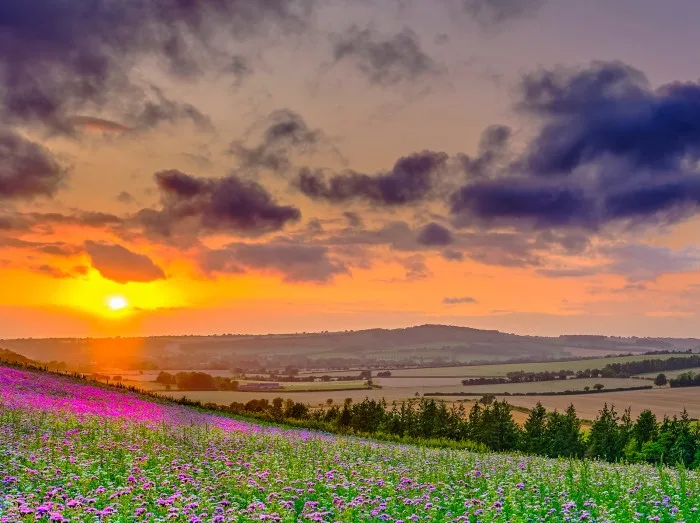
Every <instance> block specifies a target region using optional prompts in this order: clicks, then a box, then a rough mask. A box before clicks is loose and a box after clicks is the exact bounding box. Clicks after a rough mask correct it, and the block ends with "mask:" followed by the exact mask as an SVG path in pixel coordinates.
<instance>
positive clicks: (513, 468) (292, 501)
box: [0, 366, 700, 523]
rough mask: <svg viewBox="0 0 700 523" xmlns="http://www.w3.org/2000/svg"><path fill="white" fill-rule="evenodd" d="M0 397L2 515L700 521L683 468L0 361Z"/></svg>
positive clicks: (693, 484)
mask: <svg viewBox="0 0 700 523" xmlns="http://www.w3.org/2000/svg"><path fill="white" fill-rule="evenodd" d="M0 395H1V396H2V398H3V402H2V403H0V448H4V449H6V451H5V452H2V453H0V471H2V479H0V481H1V482H2V489H0V517H1V518H2V521H4V522H8V523H13V522H29V521H37V520H40V521H60V522H71V521H93V520H98V519H99V520H100V521H105V522H110V521H113V522H117V521H140V522H142V521H165V520H175V521H183V522H184V521H187V522H192V523H200V522H204V521H207V522H209V521H211V522H219V523H222V522H242V521H278V522H296V521H307V520H308V521H318V522H342V523H366V522H374V521H393V522H395V523H398V522H399V521H403V522H408V521H435V522H448V521H450V522H471V521H497V522H498V521H500V522H505V521H511V522H525V521H534V520H537V521H551V522H555V521H601V522H602V521H614V522H616V523H631V522H638V521H649V520H653V521H685V522H688V523H690V522H696V521H698V520H699V517H698V499H700V478H698V476H697V475H696V474H695V473H694V472H692V471H682V472H679V471H677V470H661V469H659V468H657V467H651V466H642V465H629V466H620V465H608V464H604V463H601V462H586V463H584V462H579V461H576V460H574V461H566V460H551V459H545V458H534V457H523V456H509V455H507V454H487V453H472V452H466V451H463V450H435V449H429V448H425V447H418V446H406V445H394V444H384V443H377V442H371V441H367V440H362V439H355V438H349V437H335V436H331V435H328V434H322V433H314V432H309V431H306V430H288V429H282V428H278V427H272V426H263V425H260V424H256V423H253V422H246V421H238V420H234V419H232V418H229V417H224V416H219V415H216V414H213V413H208V412H205V411H201V410H195V409H192V408H187V407H182V406H178V405H174V404H170V403H163V402H157V401H152V400H148V399H145V398H143V397H140V396H138V395H135V394H132V393H125V392H120V391H117V390H114V389H109V388H104V387H95V386H92V385H88V384H85V383H82V382H79V381H75V380H72V379H67V378H61V377H56V376H53V375H49V374H44V373H37V372H27V371H22V370H17V369H10V368H6V367H1V366H0ZM47 448H50V449H51V452H46V449H47ZM639 478H644V481H640V480H639Z"/></svg>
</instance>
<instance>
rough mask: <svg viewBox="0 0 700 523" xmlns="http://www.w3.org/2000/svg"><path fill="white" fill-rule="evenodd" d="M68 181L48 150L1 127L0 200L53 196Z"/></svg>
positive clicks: (63, 170)
mask: <svg viewBox="0 0 700 523" xmlns="http://www.w3.org/2000/svg"><path fill="white" fill-rule="evenodd" d="M0 41H1V40H0ZM65 178H66V170H65V169H64V168H63V167H61V165H60V164H59V163H58V161H57V160H56V158H55V157H54V156H53V154H51V152H50V151H49V150H48V149H46V148H45V147H43V146H41V145H39V144H37V143H34V142H31V141H29V140H27V139H25V138H23V137H22V136H20V135H19V134H16V133H15V132H13V131H10V130H8V129H3V128H2V127H0V201H1V200H17V199H31V198H36V197H40V196H44V197H51V196H53V195H54V194H56V192H57V191H58V189H59V188H60V187H61V186H62V184H63V183H64V181H65Z"/></svg>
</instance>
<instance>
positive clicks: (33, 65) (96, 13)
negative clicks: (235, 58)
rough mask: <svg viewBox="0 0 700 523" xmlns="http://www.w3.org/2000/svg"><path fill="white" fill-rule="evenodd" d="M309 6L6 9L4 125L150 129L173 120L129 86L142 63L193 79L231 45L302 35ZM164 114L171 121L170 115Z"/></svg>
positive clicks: (236, 2) (20, 0)
mask: <svg viewBox="0 0 700 523" xmlns="http://www.w3.org/2000/svg"><path fill="white" fill-rule="evenodd" d="M312 5H313V1H312V0H265V1H260V0H199V1H196V2H195V1H172V0H131V1H125V2H117V1H112V0H85V1H67V2H64V1H60V2H51V1H45V0H5V1H3V2H0V27H2V31H1V32H0V117H2V119H3V120H4V121H5V122H6V123H8V124H27V123H33V122H39V123H42V124H44V125H48V126H50V127H51V128H53V129H54V130H63V131H68V130H69V129H70V125H69V123H68V118H69V117H70V116H71V115H74V114H75V113H76V112H77V113H79V114H86V113H87V112H94V111H100V110H101V109H104V108H111V109H125V108H126V109H129V111H127V112H130V113H131V114H139V113H141V117H140V118H139V119H140V120H142V121H144V122H146V121H150V122H151V123H154V122H155V121H162V120H163V118H166V119H168V118H169V116H164V114H163V113H162V111H161V110H160V109H158V110H155V111H154V108H153V107H149V106H148V105H147V104H146V106H145V107H144V101H145V100H144V93H143V90H142V89H141V88H140V87H139V86H137V85H136V83H135V82H134V81H132V71H133V69H135V68H136V67H138V66H139V65H140V64H141V63H142V62H143V60H145V59H149V58H156V59H157V63H159V64H161V65H162V66H163V69H164V71H165V72H166V73H167V74H170V75H174V76H177V77H194V75H196V74H197V73H199V72H200V71H201V70H202V68H203V66H205V65H207V64H206V63H205V62H204V61H205V60H216V59H218V58H220V57H221V55H222V54H225V51H226V50H227V47H228V45H227V44H226V43H230V42H231V41H234V40H240V39H242V38H246V37H249V36H251V35H252V34H255V33H259V32H260V30H264V29H272V28H274V29H275V30H276V31H277V32H278V33H279V32H280V31H282V30H285V31H287V30H292V29H300V28H301V27H303V26H305V23H306V21H307V20H308V19H310V16H309V15H310V10H311V6H312ZM222 42H226V43H222ZM220 44H221V45H220ZM221 69H222V70H225V68H224V67H222V68H221ZM133 105H135V106H136V108H134V107H133ZM129 106H132V107H129ZM138 107H141V108H142V110H141V111H139V110H138ZM182 109H183V110H185V112H187V108H186V106H183V107H182ZM166 112H168V113H171V114H172V108H170V110H169V111H166ZM185 116H189V117H192V116H194V115H193V114H189V115H185Z"/></svg>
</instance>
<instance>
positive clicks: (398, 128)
mask: <svg viewBox="0 0 700 523" xmlns="http://www.w3.org/2000/svg"><path fill="white" fill-rule="evenodd" d="M96 2H97V4H96V5H102V4H105V5H106V4H107V3H108V2H104V0H96ZM166 3H167V2H166ZM283 3H284V4H285V6H287V7H285V8H279V9H277V8H272V7H269V6H268V3H266V2H249V1H247V0H243V1H242V2H238V1H236V2H234V1H229V0H225V1H223V2H209V1H203V2H195V4H194V5H195V7H193V8H192V9H191V10H189V9H187V10H181V11H177V12H176V13H173V14H172V16H170V15H169V14H167V15H164V14H163V13H162V12H160V11H159V10H158V9H159V8H158V7H157V6H159V5H160V4H159V3H157V2H156V3H150V2H141V1H140V0H139V1H138V2H137V4H138V5H139V6H142V8H141V7H139V8H134V9H133V10H131V9H130V8H129V6H130V5H131V4H130V3H129V2H126V3H119V2H117V3H115V4H114V6H112V4H109V8H107V7H105V9H101V8H96V9H95V16H96V17H97V18H96V19H95V20H92V21H87V22H85V21H84V20H83V19H84V17H85V13H84V12H83V11H81V8H80V5H81V3H80V2H78V1H70V2H67V3H66V6H65V8H63V7H62V8H61V9H58V8H57V7H54V4H53V3H51V2H46V3H43V2H42V3H41V5H42V6H43V7H42V8H45V9H47V10H49V11H50V12H48V11H47V13H46V14H45V17H44V18H41V20H50V19H54V18H56V19H57V22H56V24H55V29H53V30H52V32H51V35H50V37H46V38H44V37H43V36H40V35H43V34H44V33H45V31H44V27H43V25H41V24H39V25H37V27H34V26H33V25H32V23H30V22H32V21H34V20H38V19H37V18H36V17H34V14H33V12H31V10H29V7H19V6H25V4H26V6H30V5H34V4H33V3H31V2H30V3H22V2H19V3H17V5H18V7H16V9H19V10H20V11H21V12H20V11H18V12H17V13H15V12H14V11H10V13H11V14H10V15H8V16H10V19H11V20H15V19H16V20H27V21H28V22H27V23H26V24H24V23H22V24H17V25H16V26H15V25H13V24H12V23H9V25H8V27H7V28H6V29H5V36H4V38H5V40H6V42H5V44H6V45H5V46H4V47H6V48H7V49H13V50H22V52H21V53H20V52H14V51H13V52H8V53H2V51H0V84H1V85H3V86H4V87H3V89H0V115H2V117H3V121H4V122H6V123H5V124H4V126H2V127H0V281H2V287H3V292H2V293H1V296H0V314H2V317H3V319H7V321H3V322H0V338H2V337H24V336H51V335H58V334H61V335H72V336H82V335H93V334H95V333H103V332H109V333H110V334H115V335H116V334H122V335H149V334H168V333H175V332H178V333H184V332H193V333H194V332H196V333H200V334H208V333H218V332H238V333H262V332H289V331H291V332H296V331H319V330H328V329H337V330H346V329H361V328H375V327H386V328H390V327H406V326H410V325H416V324H426V323H449V324H454V325H461V326H470V327H475V328H487V329H500V330H504V331H509V332H519V333H523V334H536V335H540V334H541V335H558V334H560V333H562V332H576V333H595V334H613V335H632V334H634V335H655V336H700V327H699V326H700V321H698V320H700V318H698V311H699V310H700V308H699V307H698V304H699V303H700V249H699V248H698V247H697V244H698V234H697V230H698V225H700V197H698V196H697V190H696V187H697V180H698V179H700V169H698V167H697V166H698V165H700V163H699V162H698V160H700V146H698V144H697V143H696V142H695V136H696V134H695V129H694V126H695V124H693V129H691V130H687V129H686V128H685V127H684V126H685V125H686V123H685V120H683V119H682V118H680V119H679V120H676V119H673V118H671V117H670V116H668V117H667V115H669V114H672V115H673V116H674V117H675V115H683V114H688V115H694V114H695V111H696V110H698V112H699V113H700V109H698V106H700V104H698V102H697V101H698V100H700V96H695V93H696V91H697V92H700V84H699V83H697V80H696V79H697V76H698V75H697V73H696V72H695V71H694V70H693V69H692V68H691V69H688V66H687V64H689V63H693V60H694V56H693V51H692V50H693V49H694V48H695V47H696V46H695V44H693V43H692V40H695V39H697V40H698V42H697V43H698V44H700V36H696V31H695V28H694V27H693V26H692V21H693V20H696V19H697V16H700V4H698V5H691V3H687V5H686V6H685V7H684V9H685V10H686V13H685V14H684V16H675V15H674V10H669V9H666V8H664V7H663V3H662V2H649V1H642V2H640V3H639V4H636V3H635V6H634V7H631V6H630V8H629V11H630V13H629V15H625V16H621V15H620V11H621V10H618V9H617V8H616V7H615V6H614V5H612V4H610V3H605V2H592V3H589V2H574V1H573V0H563V1H562V2H544V1H540V0H530V1H525V0H524V1H523V2H493V3H492V2H487V1H481V0H479V1H476V0H470V1H469V2H467V1H462V0H460V1H459V2H457V1H455V2H452V1H451V0H444V1H443V0H440V2H438V4H435V3H434V2H432V1H427V0H426V1H423V0H415V1H413V2H406V3H405V4H406V5H405V6H404V8H401V9H398V8H397V6H396V5H394V4H396V3H395V2H389V3H387V4H384V3H381V2H375V3H359V4H358V5H357V6H355V5H354V4H352V7H351V3H343V2H339V3H336V2H302V1H297V0H289V2H283ZM360 4H361V5H360ZM389 4H391V5H389ZM409 4H410V5H409ZM448 4H449V5H448ZM467 4H470V5H472V6H473V7H472V8H466V7H465V8H464V9H462V8H460V6H466V5H467ZM12 5H13V7H12V9H15V7H14V5H15V2H13V3H12ZM61 5H62V6H63V5H64V4H63V3H61ZM274 5H277V4H276V3H275V4H274ZM122 6H123V7H122ZM217 6H218V7H217ZM450 6H451V7H450ZM474 6H475V7H474ZM24 9H27V10H28V11H27V12H26V13H25V11H24ZM112 9H114V10H116V11H115V12H114V13H112ZM163 9H165V8H163ZM54 10H55V12H54ZM105 13H111V14H110V16H107V15H106V14H105ZM135 13H139V14H138V16H136V15H135ZM222 13H226V14H225V15H223V14H222ZM426 13H430V15H429V16H426ZM572 13H575V15H572ZM696 15H697V16H696ZM100 17H104V19H103V18H100ZM226 20H235V21H236V22H235V23H230V24H227V23H226V22H225V21H226ZM611 20H615V23H612V22H611ZM37 24H38V22H37ZM76 27H80V28H81V31H79V32H78V34H76V31H75V28H76ZM592 27H593V28H596V34H595V38H594V37H592V36H591V34H592V33H591V32H590V31H589V30H587V29H586V28H592ZM242 28H245V30H244V31H242V30H241V29H242ZM681 33H682V34H684V35H687V38H689V39H690V41H689V42H688V43H687V45H683V46H673V45H671V43H670V42H672V40H673V37H674V36H675V35H677V34H681ZM622 34H626V35H627V36H626V37H625V38H622V37H621V36H620V35H622ZM142 35H148V37H147V38H146V37H144V38H142V37H141V36H142ZM173 42H175V43H178V42H179V43H181V44H182V45H181V46H180V45H175V44H174V43H173ZM184 42H186V43H187V45H184ZM190 44H191V45H190ZM180 47H182V49H180ZM465 50H469V51H468V52H467V51H465ZM465 53H466V54H465ZM91 64H99V67H97V66H95V67H96V68H95V69H94V70H93V69H91ZM10 78H11V79H12V81H9V80H8V79H10ZM3 79H4V80H5V81H2V80H3ZM680 86H683V89H681V87H680ZM86 93H87V94H86ZM671 109H673V110H671ZM688 118H689V120H690V121H691V122H696V121H700V119H696V118H695V117H694V116H690V117H688ZM658 122H663V126H661V127H659V126H658V125H657V123H658ZM698 135H700V131H699V132H698ZM651 144H653V146H652V145H651ZM688 166H691V167H688ZM658 195H666V196H664V197H663V198H661V197H659V196H658Z"/></svg>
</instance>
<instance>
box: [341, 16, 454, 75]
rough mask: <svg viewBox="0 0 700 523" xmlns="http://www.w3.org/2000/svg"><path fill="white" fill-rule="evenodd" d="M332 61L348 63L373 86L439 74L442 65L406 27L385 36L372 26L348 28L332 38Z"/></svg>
mask: <svg viewBox="0 0 700 523" xmlns="http://www.w3.org/2000/svg"><path fill="white" fill-rule="evenodd" d="M331 43H332V45H333V60H334V62H335V63H339V62H349V63H351V64H352V65H354V66H355V68H356V69H357V70H358V71H359V72H360V73H361V74H362V75H363V76H365V77H366V78H367V80H368V81H369V82H371V83H372V84H375V85H382V86H390V85H395V84H398V83H400V82H403V81H416V80H418V79H420V78H422V77H426V76H434V75H437V74H440V72H441V71H442V67H441V66H440V65H439V64H438V63H437V62H436V61H435V60H434V59H433V58H431V57H430V56H429V55H428V54H427V53H426V52H425V51H424V50H423V49H422V47H421V43H420V40H419V39H418V35H416V34H415V33H414V32H413V31H411V30H410V29H408V28H405V29H403V30H402V31H401V32H399V33H396V34H394V35H392V36H389V37H385V36H383V35H381V34H379V33H378V32H377V31H376V30H375V29H374V28H371V27H370V28H367V29H360V28H359V27H357V26H352V27H350V28H349V29H348V30H347V31H345V32H344V33H341V34H336V35H333V36H332V37H331Z"/></svg>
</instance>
